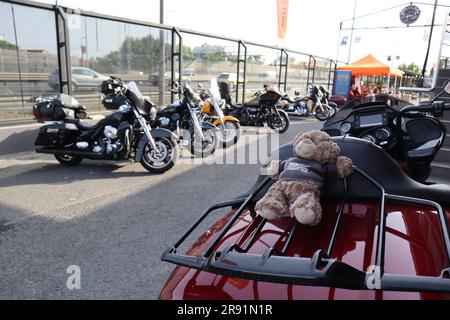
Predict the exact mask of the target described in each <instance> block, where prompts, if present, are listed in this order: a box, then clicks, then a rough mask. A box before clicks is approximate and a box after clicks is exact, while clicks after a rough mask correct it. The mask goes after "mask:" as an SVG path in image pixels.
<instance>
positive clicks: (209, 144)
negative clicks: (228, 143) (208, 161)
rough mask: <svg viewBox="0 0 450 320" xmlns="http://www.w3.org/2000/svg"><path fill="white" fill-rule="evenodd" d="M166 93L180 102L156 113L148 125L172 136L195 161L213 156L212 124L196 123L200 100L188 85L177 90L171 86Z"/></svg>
mask: <svg viewBox="0 0 450 320" xmlns="http://www.w3.org/2000/svg"><path fill="white" fill-rule="evenodd" d="M170 91H171V92H174V93H176V94H180V95H182V99H180V100H177V101H175V102H173V103H172V104H171V105H170V106H168V107H166V108H163V109H161V110H159V111H158V113H157V116H156V118H155V120H154V121H152V122H151V125H152V127H154V128H164V129H167V130H170V131H172V132H175V133H176V135H177V136H178V137H179V140H180V143H181V145H182V146H183V147H186V148H188V149H189V151H190V152H191V153H192V154H193V155H194V156H196V157H208V156H210V155H212V154H214V152H215V151H216V148H217V145H218V141H219V140H218V129H217V127H216V126H214V125H213V124H211V123H209V122H204V121H201V120H200V115H201V109H200V104H199V102H200V101H201V99H200V98H199V97H197V95H196V94H195V92H194V90H192V88H191V87H190V86H189V85H188V84H185V85H184V86H183V87H181V86H180V85H179V84H178V83H176V82H175V83H174V86H173V89H171V90H170Z"/></svg>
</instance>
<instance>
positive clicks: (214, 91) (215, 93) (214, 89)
mask: <svg viewBox="0 0 450 320" xmlns="http://www.w3.org/2000/svg"><path fill="white" fill-rule="evenodd" d="M209 91H210V93H211V99H213V100H215V101H216V102H220V91H219V84H218V83H217V79H216V78H212V79H211V85H210V89H209Z"/></svg>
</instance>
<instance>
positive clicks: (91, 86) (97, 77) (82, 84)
mask: <svg viewBox="0 0 450 320" xmlns="http://www.w3.org/2000/svg"><path fill="white" fill-rule="evenodd" d="M71 69H72V92H76V91H79V90H99V88H100V85H101V84H102V82H103V81H106V80H108V79H109V77H107V76H105V75H102V74H100V73H98V72H96V71H94V70H92V69H89V68H84V67H72V68H71ZM48 85H49V87H50V88H52V89H54V90H57V91H59V69H55V70H53V71H52V73H50V75H49V76H48Z"/></svg>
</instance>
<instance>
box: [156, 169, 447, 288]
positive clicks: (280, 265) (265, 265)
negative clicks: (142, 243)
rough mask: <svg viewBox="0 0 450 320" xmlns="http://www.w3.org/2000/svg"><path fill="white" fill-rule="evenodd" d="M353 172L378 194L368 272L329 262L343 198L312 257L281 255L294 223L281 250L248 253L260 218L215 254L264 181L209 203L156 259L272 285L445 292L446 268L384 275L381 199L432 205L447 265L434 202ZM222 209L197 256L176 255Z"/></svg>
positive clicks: (443, 223)
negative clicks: (246, 234)
mask: <svg viewBox="0 0 450 320" xmlns="http://www.w3.org/2000/svg"><path fill="white" fill-rule="evenodd" d="M354 171H355V172H356V173H358V174H360V175H362V176H363V177H364V178H366V179H367V180H369V181H370V182H371V183H372V184H373V185H375V186H376V187H377V188H378V189H379V190H380V192H381V206H380V212H379V221H380V222H379V228H378V234H377V245H376V257H375V266H374V268H373V270H371V271H368V272H366V271H361V270H358V269H356V268H354V267H352V266H350V265H348V264H346V263H343V262H341V261H339V260H336V259H331V258H330V257H331V253H332V251H333V248H334V245H335V242H336V236H337V233H338V230H339V226H340V224H341V220H342V215H343V211H344V207H345V205H346V203H347V202H346V200H345V199H344V200H342V202H341V203H340V205H339V207H338V212H337V219H336V224H335V226H334V229H333V233H332V236H331V239H330V242H329V244H328V249H327V251H326V252H325V251H323V250H318V251H317V252H316V253H315V254H314V255H313V257H312V258H299V257H289V256H285V254H286V252H287V250H288V248H289V246H290V244H291V243H292V240H293V239H294V235H295V233H296V231H297V228H298V224H297V223H294V224H293V226H292V228H291V229H290V232H289V236H288V238H287V240H286V242H285V244H284V247H283V249H282V250H281V251H279V250H277V249H275V248H270V249H268V250H267V251H266V252H265V253H264V254H263V255H255V254H249V253H248V251H249V249H250V248H251V246H252V245H253V243H254V242H255V240H256V237H257V235H258V233H259V231H261V230H262V228H263V227H264V225H265V223H266V222H267V220H265V219H262V221H261V222H260V224H259V225H258V227H257V228H256V232H254V233H253V235H252V236H251V238H250V239H248V240H247V242H246V245H245V247H241V246H240V245H238V244H233V245H231V246H229V247H228V248H226V249H225V250H223V251H215V248H216V247H217V245H218V244H219V243H220V242H221V240H222V239H223V237H224V236H225V235H226V234H227V232H228V231H229V230H230V229H231V227H232V226H233V225H234V224H235V223H236V221H237V220H238V219H239V217H240V216H241V215H242V214H243V213H244V212H245V211H246V210H250V213H251V214H252V215H253V216H256V212H255V211H254V208H253V202H254V201H253V199H254V198H255V197H256V195H257V194H258V193H259V192H260V191H261V190H262V189H263V188H264V187H265V186H266V185H267V184H268V183H269V182H270V181H271V179H270V178H269V177H267V178H266V179H264V181H263V182H262V183H261V184H260V185H259V186H258V188H257V189H256V190H255V191H254V192H253V193H252V194H251V195H250V196H249V197H247V198H246V199H238V200H234V201H229V202H225V203H221V204H218V205H215V206H213V207H211V208H210V209H208V210H207V211H206V212H205V213H204V214H203V215H202V216H201V217H200V218H199V219H198V220H197V221H196V222H195V223H194V224H193V225H192V227H190V228H189V230H188V231H187V232H186V233H185V234H184V235H183V236H182V237H181V239H180V240H178V242H176V243H175V244H174V245H173V246H171V247H169V248H168V249H167V250H166V251H165V252H164V253H163V255H162V257H161V260H162V261H167V262H170V263H174V264H177V265H180V266H185V267H189V268H193V269H198V270H203V271H206V272H210V273H215V274H220V275H224V276H230V277H235V278H244V279H250V280H258V281H265V282H274V283H286V284H296V285H307V286H326V287H335V288H343V289H355V290H385V291H407V292H445V293H450V267H449V268H446V269H444V270H442V272H441V275H440V276H438V277H431V276H416V275H399V274H388V273H385V272H384V253H385V238H386V216H387V212H386V201H387V200H391V201H396V202H402V203H412V204H420V205H425V206H429V207H433V208H435V209H436V210H437V213H438V217H439V222H440V226H441V231H442V234H443V237H444V243H445V249H446V253H447V260H448V263H449V266H450V237H449V228H448V221H447V219H446V215H445V212H444V210H443V208H442V206H441V205H440V204H438V203H436V202H433V201H429V200H424V199H417V198H411V197H405V196H399V195H393V194H388V193H386V191H385V189H384V187H383V186H382V185H381V184H380V183H378V182H377V181H376V180H375V179H374V178H372V177H371V176H370V175H369V174H367V173H366V172H364V171H363V170H361V169H359V168H357V167H354ZM343 184H344V190H345V191H347V180H346V179H343ZM227 207H234V208H236V207H239V208H238V209H237V211H236V212H235V213H234V214H233V216H232V217H231V218H230V220H229V221H228V222H227V224H226V225H225V226H224V227H223V229H222V230H221V231H220V233H219V234H218V235H217V236H216V237H215V238H214V240H213V241H212V242H211V243H210V244H209V245H208V247H207V248H206V249H205V250H204V251H203V253H202V254H200V255H198V256H187V255H181V254H177V250H178V248H179V247H180V246H181V245H182V244H183V243H184V241H185V240H186V239H187V238H188V237H189V235H190V234H191V233H192V232H193V231H194V230H195V229H196V228H197V227H198V226H199V225H200V224H201V223H202V222H203V221H204V220H205V218H206V217H208V216H209V215H210V214H211V213H212V212H214V211H216V210H218V209H223V208H227Z"/></svg>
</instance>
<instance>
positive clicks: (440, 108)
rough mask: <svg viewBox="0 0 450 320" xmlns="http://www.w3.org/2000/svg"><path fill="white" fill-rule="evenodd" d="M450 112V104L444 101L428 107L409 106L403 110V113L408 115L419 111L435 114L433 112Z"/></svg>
mask: <svg viewBox="0 0 450 320" xmlns="http://www.w3.org/2000/svg"><path fill="white" fill-rule="evenodd" d="M448 110H450V103H444V102H442V101H437V102H433V103H431V104H428V105H418V106H409V107H405V108H403V109H402V111H401V112H402V113H407V112H411V111H419V112H433V111H438V112H440V111H448Z"/></svg>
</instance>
